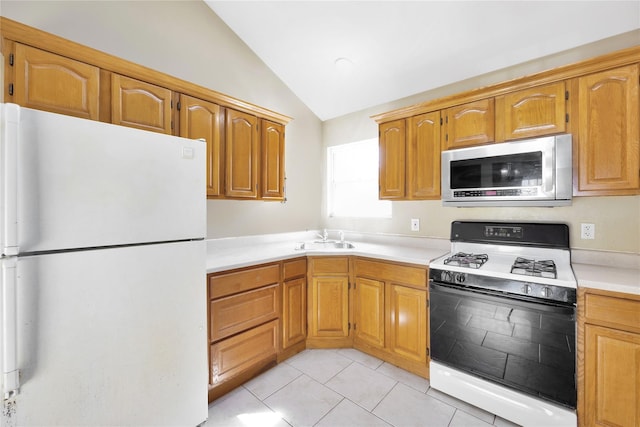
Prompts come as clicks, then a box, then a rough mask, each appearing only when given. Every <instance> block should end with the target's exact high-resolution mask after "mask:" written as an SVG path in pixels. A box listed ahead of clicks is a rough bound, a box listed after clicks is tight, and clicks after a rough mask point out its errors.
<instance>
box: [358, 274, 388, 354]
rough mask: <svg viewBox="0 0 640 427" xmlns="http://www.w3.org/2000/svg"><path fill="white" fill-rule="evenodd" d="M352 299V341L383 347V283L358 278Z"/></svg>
mask: <svg viewBox="0 0 640 427" xmlns="http://www.w3.org/2000/svg"><path fill="white" fill-rule="evenodd" d="M354 298H355V301H354V302H355V310H354V326H353V328H354V339H357V340H359V341H362V342H365V343H367V344H370V345H373V346H376V347H381V348H382V347H384V282H380V281H378V280H371V279H365V278H363V277H358V278H357V279H356V285H355V296H354Z"/></svg>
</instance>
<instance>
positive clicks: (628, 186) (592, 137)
mask: <svg viewBox="0 0 640 427" xmlns="http://www.w3.org/2000/svg"><path fill="white" fill-rule="evenodd" d="M638 69H639V65H638V64H635V65H630V66H627V67H621V68H615V69H612V70H607V71H603V72H600V73H595V74H590V75H587V76H584V77H580V78H578V79H575V80H574V81H573V82H572V83H573V85H574V86H576V87H577V91H578V97H577V106H576V110H577V115H578V123H579V125H578V130H577V132H576V133H575V134H574V159H576V162H575V164H574V175H575V176H574V194H576V195H625V194H640V141H639V140H640V125H639V120H640V119H639V117H640V111H639V108H640V107H639V102H640V101H639V99H640V95H639V92H640V89H639V83H638V80H639V78H640V75H639V72H638Z"/></svg>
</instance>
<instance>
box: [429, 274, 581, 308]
mask: <svg viewBox="0 0 640 427" xmlns="http://www.w3.org/2000/svg"><path fill="white" fill-rule="evenodd" d="M434 288H439V290H440V291H441V292H447V293H450V294H454V295H464V294H469V293H473V294H475V295H478V296H480V297H483V296H484V297H486V298H487V299H495V298H497V299H503V300H505V301H508V303H509V304H513V305H519V306H522V307H531V306H532V305H535V306H536V308H537V309H538V310H541V311H557V310H558V309H570V310H574V311H575V308H576V305H575V304H572V303H563V302H559V301H548V300H543V299H540V298H535V297H529V296H524V295H516V294H508V293H505V292H500V291H494V290H491V289H480V288H474V287H471V286H462V285H450V284H448V283H443V282H436V281H435V280H433V279H429V290H432V289H434Z"/></svg>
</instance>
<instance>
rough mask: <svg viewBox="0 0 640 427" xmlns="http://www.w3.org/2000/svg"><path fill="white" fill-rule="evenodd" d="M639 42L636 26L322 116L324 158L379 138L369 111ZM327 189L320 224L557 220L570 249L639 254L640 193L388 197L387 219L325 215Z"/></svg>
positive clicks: (437, 232)
mask: <svg viewBox="0 0 640 427" xmlns="http://www.w3.org/2000/svg"><path fill="white" fill-rule="evenodd" d="M639 43H640V30H639V31H634V32H631V33H626V34H623V35H620V36H617V37H612V38H610V39H605V40H602V41H600V42H596V43H592V44H590V45H586V46H583V47H580V48H577V49H572V50H570V51H567V52H562V53H561V54H558V55H553V56H549V57H545V58H541V59H539V60H536V61H530V62H527V63H525V64H521V65H519V66H515V67H511V68H508V69H505V70H501V71H498V72H494V73H490V74H486V75H482V76H478V77H476V78H473V79H469V80H465V81H462V82H458V83H456V84H452V85H449V86H445V87H442V88H438V89H435V90H432V91H428V92H424V93H420V94H417V95H414V96H411V97H408V98H404V99H400V100H397V101H394V102H390V103H387V104H383V105H378V106H376V107H372V108H369V109H367V110H363V111H359V112H356V113H352V114H349V115H346V116H342V117H338V118H336V119H332V120H328V121H325V122H324V123H323V146H324V150H323V156H324V159H325V162H326V148H327V147H329V146H332V145H339V144H345V143H349V142H354V141H361V140H364V139H370V138H377V137H378V125H377V124H376V123H375V122H374V121H373V120H372V119H371V118H370V116H372V115H375V114H379V113H383V112H386V111H391V110H394V109H397V108H401V107H406V106H409V105H413V104H417V103H420V102H424V101H427V100H431V99H437V98H440V97H443V96H447V95H452V94H456V93H460V92H464V91H466V90H470V89H474V88H478V87H483V86H487V85H490V84H494V83H498V82H501V81H506V80H510V79H513V78H517V77H521V76H524V75H529V74H533V73H536V72H538V71H543V70H547V69H551V68H554V67H557V66H561V65H566V64H570V63H573V62H577V61H580V60H583V59H588V58H592V57H595V56H598V55H602V54H605V53H608V52H612V51H615V50H620V49H623V48H626V47H631V46H635V45H638V44H639ZM323 185H326V183H323ZM325 191H326V189H325V190H323V218H324V223H323V227H326V228H329V229H344V230H355V231H361V232H373V233H391V234H405V235H416V236H428V237H441V238H449V230H450V224H451V221H453V220H463V219H471V220H473V219H479V220H482V219H496V220H516V221H518V220H525V221H558V222H566V223H567V224H569V227H570V236H571V246H572V247H574V248H582V249H597V250H610V251H621V252H631V253H640V196H626V197H577V198H574V199H573V204H572V206H568V207H557V208H450V207H447V208H443V207H442V205H441V202H440V201H400V202H392V203H393V217H392V218H391V219H357V220H354V219H345V218H328V217H327V216H326V194H325ZM411 218H419V219H420V231H419V232H412V231H410V219H411ZM581 222H589V223H594V224H595V225H596V238H595V239H594V240H581V239H580V223H581Z"/></svg>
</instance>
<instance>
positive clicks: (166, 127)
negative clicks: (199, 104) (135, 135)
mask: <svg viewBox="0 0 640 427" xmlns="http://www.w3.org/2000/svg"><path fill="white" fill-rule="evenodd" d="M111 122H112V123H114V124H116V125H122V126H129V127H134V128H138V129H144V130H148V131H153V132H161V133H167V134H171V133H172V129H171V91H170V90H169V89H165V88H163V87H160V86H155V85H152V84H149V83H145V82H142V81H140V80H136V79H132V78H129V77H125V76H121V75H119V74H112V75H111Z"/></svg>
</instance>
